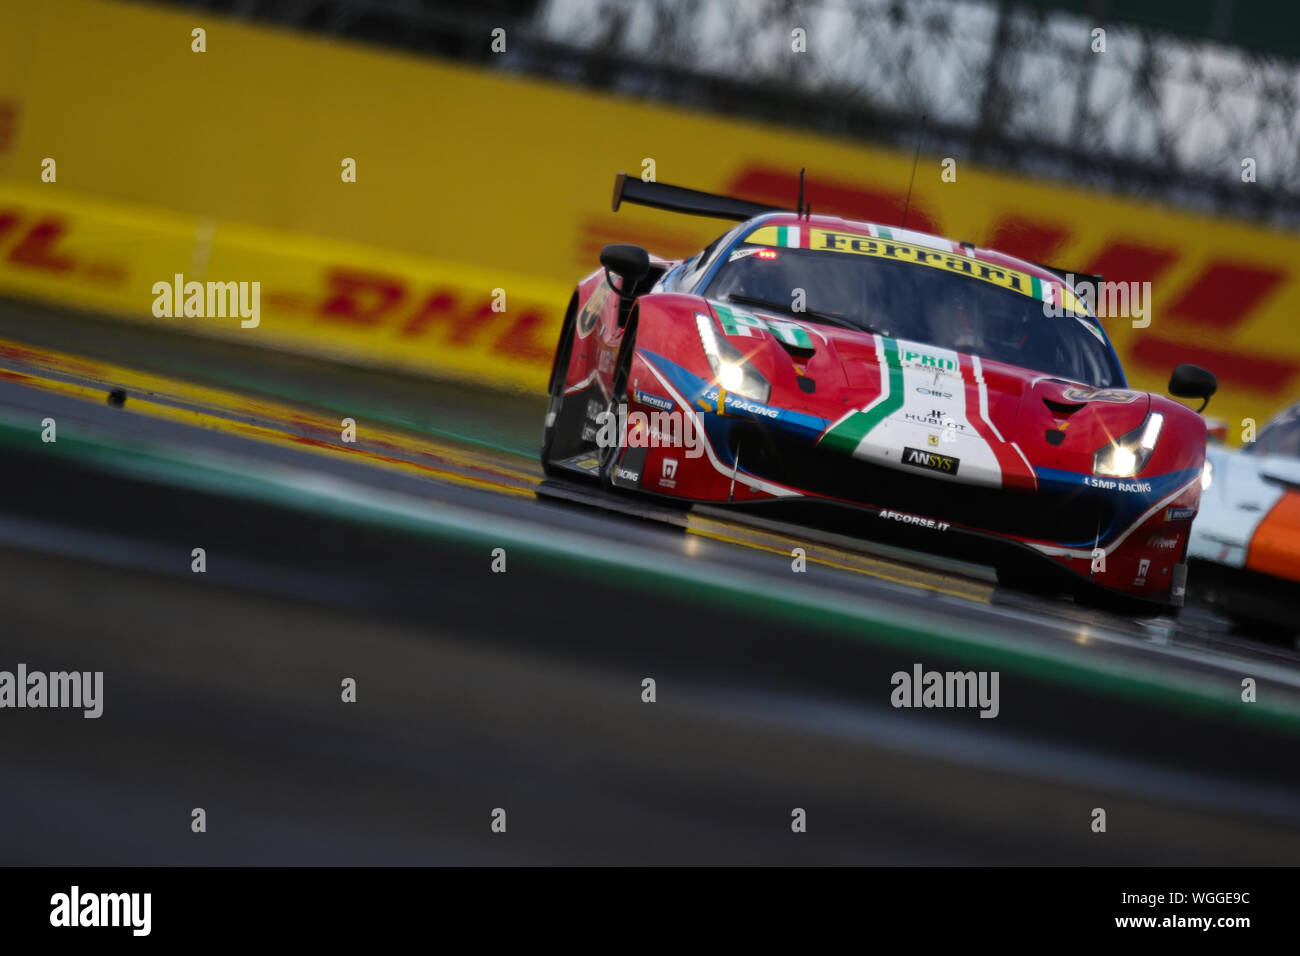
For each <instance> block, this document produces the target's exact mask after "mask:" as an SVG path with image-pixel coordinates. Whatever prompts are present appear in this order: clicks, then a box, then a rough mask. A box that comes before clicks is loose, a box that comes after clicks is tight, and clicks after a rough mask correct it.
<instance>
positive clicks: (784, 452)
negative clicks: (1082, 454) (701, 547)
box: [731, 423, 1115, 547]
mask: <svg viewBox="0 0 1300 956" xmlns="http://www.w3.org/2000/svg"><path fill="white" fill-rule="evenodd" d="M737 443H739V445H740V454H741V463H740V464H741V468H743V469H744V470H745V471H748V472H751V473H752V474H754V475H757V476H758V477H760V478H767V479H770V480H772V481H777V482H781V483H782V484H787V485H791V486H793V487H795V488H799V489H802V490H805V491H809V492H812V493H813V494H817V495H826V496H828V497H831V498H842V499H844V500H846V501H852V502H855V503H858V504H865V505H870V506H872V507H875V508H889V509H893V510H897V511H906V512H910V513H912V514H917V515H924V516H926V517H929V518H935V519H937V520H939V521H947V522H949V523H950V524H959V525H964V526H966V527H969V528H978V529H982V530H985V531H992V532H994V533H996V534H1004V535H1012V536H1015V537H1019V538H1038V539H1043V540H1048V541H1055V542H1060V543H1065V544H1074V545H1079V546H1086V547H1091V546H1092V542H1093V541H1094V540H1096V538H1097V536H1098V532H1099V531H1100V535H1101V537H1102V538H1103V539H1104V538H1105V536H1106V533H1107V531H1108V530H1109V528H1110V526H1111V523H1112V522H1113V520H1114V517H1115V509H1114V505H1113V504H1112V503H1111V501H1110V500H1109V499H1108V498H1106V497H1104V496H1103V495H1099V494H1098V493H1096V492H1094V491H1091V490H1089V489H1087V488H1082V487H1080V488H1072V489H1069V490H1065V491H1057V490H1053V489H1040V490H1038V491H1035V492H1017V491H1004V490H1002V489H1000V488H985V487H978V486H973V485H964V484H958V483H957V482H953V481H945V480H942V479H938V478H931V477H929V476H927V475H924V474H913V473H912V472H903V471H900V470H898V469H895V468H887V467H885V466H883V465H877V464H873V463H871V462H866V461H861V460H859V459H856V458H848V457H846V456H844V455H843V454H840V453H837V452H831V451H827V450H825V449H823V448H819V447H817V446H810V445H807V444H805V443H803V442H800V441H796V440H793V439H790V438H788V437H786V436H783V435H779V434H775V433H773V432H770V431H769V430H767V429H765V428H762V427H761V426H758V425H751V424H748V423H747V424H744V425H740V426H738V427H736V428H735V429H733V431H732V434H731V445H732V449H733V452H734V450H735V448H736V445H737Z"/></svg>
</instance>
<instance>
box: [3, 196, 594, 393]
mask: <svg viewBox="0 0 1300 956" xmlns="http://www.w3.org/2000/svg"><path fill="white" fill-rule="evenodd" d="M51 195H53V194H51V193H49V192H45V191H43V190H40V189H34V188H31V187H27V188H19V187H15V186H13V185H6V184H0V288H4V289H7V290H9V291H11V292H17V293H20V294H23V295H27V296H31V297H35V298H42V299H50V300H53V301H56V302H60V303H65V304H69V305H74V306H78V307H81V308H87V309H93V310H96V311H100V312H105V313H109V314H112V315H117V316H122V317H126V318H129V319H134V320H138V321H148V322H156V323H159V324H160V325H165V326H166V327H168V328H172V329H178V330H184V331H187V332H193V333H196V334H200V335H210V336H218V337H221V338H226V339H230V340H232V341H235V342H241V343H245V344H249V345H253V346H264V347H273V348H279V349H287V350H291V351H295V352H300V353H303V354H309V355H317V356H321V357H326V358H333V359H341V360H344V361H352V362H360V363H364V364H376V365H384V366H388V367H393V368H402V369H407V370H410V371H415V372H423V373H430V374H435V375H441V376H446V377H454V378H467V379H472V380H474V381H480V382H487V383H491V384H496V385H498V386H503V387H513V388H526V389H534V390H536V389H544V388H545V385H546V379H547V375H548V374H549V372H550V367H551V355H552V352H553V349H554V344H555V338H556V335H557V333H558V329H559V322H560V319H561V318H562V316H563V310H564V306H565V305H566V304H567V303H568V295H569V294H570V292H571V291H572V290H571V289H568V288H566V287H565V286H563V285H561V284H559V283H555V282H549V281H547V280H545V279H537V278H533V277H526V276H525V277H511V279H510V281H508V282H505V283H504V284H502V279H501V274H499V273H488V272H487V271H485V270H483V269H481V268H477V267H474V266H468V265H465V264H463V263H444V262H439V261H437V260H433V259H425V258H417V257H414V256H408V255H402V254H397V253H389V252H378V251H376V250H374V249H372V248H369V247H366V246H358V245H354V244H348V243H343V242H339V241H337V240H324V239H314V238H308V237H305V236H295V235H290V234H287V233H281V232H275V231H272V230H268V229H264V228H261V227H255V226H248V225H243V224H235V223H219V224H218V223H215V222H213V221H211V220H202V219H196V218H194V217H187V216H184V215H180V214H177V213H163V212H158V211H150V210H144V209H141V208H139V207H134V206H130V207H127V206H122V205H119V204H111V203H105V202H103V201H102V200H96V201H90V200H85V199H82V198H79V197H72V196H70V194H68V193H61V194H58V195H57V196H56V201H53V202H51V201H50V197H51ZM254 283H255V284H256V285H254ZM241 285H242V286H244V288H243V289H238V288H236V287H238V286H241ZM214 292H215V293H216V298H215V301H214ZM193 295H198V298H197V299H192V297H193ZM191 300H192V304H193V306H194V308H192V309H189V308H186V306H187V305H189V304H191ZM214 305H216V308H213V306H214ZM187 313H189V314H187Z"/></svg>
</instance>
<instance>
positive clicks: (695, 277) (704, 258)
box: [677, 223, 746, 292]
mask: <svg viewBox="0 0 1300 956" xmlns="http://www.w3.org/2000/svg"><path fill="white" fill-rule="evenodd" d="M745 225H746V224H745V223H741V224H740V225H739V226H737V227H736V228H735V229H732V230H731V231H730V232H727V233H725V234H723V235H721V236H719V237H718V238H717V239H714V240H713V241H712V242H711V243H709V244H708V245H707V246H705V247H704V251H703V252H701V253H700V254H699V255H698V256H696V257H695V258H694V259H690V260H688V261H687V262H686V264H685V265H684V266H683V268H682V274H681V276H680V277H679V278H678V280H677V288H679V289H681V290H682V291H683V292H693V291H696V289H695V287H696V285H697V284H698V283H699V281H700V277H701V276H703V275H704V274H705V273H706V272H708V271H709V266H711V265H713V262H714V260H715V259H716V258H717V256H718V253H719V252H720V251H721V250H723V249H727V248H729V247H730V246H731V244H732V242H734V241H735V239H736V237H737V236H739V235H740V232H741V230H743V229H744V228H745Z"/></svg>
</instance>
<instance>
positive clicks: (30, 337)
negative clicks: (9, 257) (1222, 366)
mask: <svg viewBox="0 0 1300 956" xmlns="http://www.w3.org/2000/svg"><path fill="white" fill-rule="evenodd" d="M119 389H120V390H121V392H120V395H119V397H120V398H122V399H123V400H122V401H121V402H120V403H113V404H111V403H110V402H109V400H108V399H109V396H110V394H111V393H113V392H115V391H116V390H119ZM543 404H544V402H543V399H542V398H541V397H539V396H509V395H501V394H498V393H493V392H488V391H484V390H476V389H471V388H466V387H464V386H460V385H453V384H447V383H429V382H423V381H419V380H416V379H410V378H404V377H400V376H393V375H389V374H387V373H374V372H362V371H357V370H352V369H347V368H343V367H340V366H335V365H330V364H326V363H317V362H311V361H306V360H301V359H290V358H287V357H284V356H278V355H274V354H270V353H262V352H257V351H255V350H250V349H247V348H244V347H241V346H238V345H220V344H216V343H200V342H195V341H192V340H189V339H185V338H182V337H170V336H160V335H158V334H157V333H156V332H154V331H152V330H149V331H145V330H132V329H130V328H127V327H123V326H121V325H119V324H116V323H109V322H104V321H101V320H99V319H97V318H95V317H92V316H80V315H75V314H70V313H59V312H53V311H50V310H47V309H44V308H40V309H38V308H36V307H33V306H30V305H26V304H23V303H19V302H7V303H0V452H2V453H3V455H4V458H5V468H4V469H3V471H2V472H0V488H2V489H3V491H2V493H0V502H3V507H2V508H0V608H3V615H4V623H3V628H2V629H0V635H3V637H2V638H0V669H13V667H15V666H16V665H17V664H18V663H19V662H24V663H26V664H27V666H28V667H29V668H31V669H43V670H50V671H52V670H63V669H76V670H83V671H85V670H102V671H103V672H104V684H105V690H104V697H105V702H104V715H103V717H101V718H99V719H97V720H88V719H83V718H82V716H81V715H80V713H79V712H68V711H41V710H4V711H0V779H3V781H4V785H3V786H2V787H0V820H3V821H4V823H3V824H0V862H3V863H40V864H69V865H83V864H84V865H89V864H110V865H111V864H137V863H144V864H148V863H160V864H199V863H215V864H235V863H252V864H359V863H395V864H416V865H419V864H445V863H523V864H540V863H651V864H666V863H1044V864H1064V863H1136V864H1170V863H1172V864H1236V863H1266V864H1287V863H1294V862H1295V861H1296V860H1297V859H1300V853H1298V851H1300V762H1298V761H1296V760H1295V755H1296V752H1297V742H1298V741H1300V654H1297V652H1296V651H1295V650H1294V648H1291V647H1288V646H1285V645H1281V644H1278V643H1276V642H1273V643H1268V642H1262V641H1258V640H1255V639H1253V638H1252V637H1251V635H1248V634H1241V633H1236V632H1233V631H1232V630H1231V629H1230V627H1229V626H1228V625H1227V624H1226V622H1224V621H1222V620H1220V619H1218V618H1216V617H1215V616H1214V615H1212V614H1210V613H1208V612H1206V611H1204V610H1200V609H1196V608H1189V609H1186V610H1185V612H1184V614H1183V615H1181V616H1180V617H1179V618H1178V619H1174V618H1155V619H1147V620H1136V619H1131V618H1124V617H1119V616H1116V615H1113V614H1107V613H1104V612H1100V611H1096V610H1089V609H1086V608H1082V607H1079V606H1077V605H1075V604H1073V603H1071V602H1069V601H1068V600H1065V599H1062V598H1055V597H1050V596H1046V597H1045V596H1034V595H1027V594H1021V593H1018V592H1013V591H1008V590H1006V589H1002V588H999V587H997V586H996V585H995V584H994V583H993V580H992V578H991V576H990V575H989V573H988V571H987V569H981V568H978V567H972V566H968V565H964V564H959V563H955V562H950V561H944V560H941V559H935V558H933V557H928V556H922V555H919V554H916V553H913V552H911V551H906V550H901V549H899V548H897V547H893V546H890V547H886V546H881V545H878V544H872V543H867V542H854V541H847V540H837V539H830V538H826V537H824V536H809V535H805V534H801V533H800V532H798V531H796V530H792V529H789V528H785V527H782V526H756V525H754V524H751V523H739V522H737V521H735V520H733V519H731V518H728V517H727V516H725V515H722V514H718V513H714V512H709V513H698V512H695V513H691V514H690V515H688V516H683V515H680V514H677V513H672V512H667V513H661V512H659V511H656V510H653V509H651V510H650V511H646V510H645V509H638V506H636V505H634V504H633V503H631V502H628V501H624V500H613V501H600V500H595V499H594V498H593V492H591V491H584V490H579V491H577V492H575V493H576V494H578V495H579V496H580V497H582V498H584V499H591V500H587V501H586V503H585V504H581V505H577V504H573V503H565V502H563V501H559V500H556V499H555V498H554V497H552V496H547V495H542V496H539V495H538V493H537V492H538V486H539V482H540V481H541V476H540V472H539V470H538V468H537V466H536V464H535V461H534V460H533V456H532V448H533V446H535V443H536V439H537V436H538V433H539V431H540V418H541V412H542V408H543ZM343 417H352V418H354V419H355V420H356V422H357V433H356V437H357V440H356V442H355V443H344V442H342V441H341V438H340V419H341V418H343ZM46 418H52V419H54V420H55V422H56V423H57V437H58V440H57V441H56V442H53V443H46V442H42V441H41V440H40V436H41V432H42V421H43V420H44V419H46ZM629 512H632V514H629ZM195 547H203V548H204V549H205V551H206V560H207V570H206V571H205V572H204V573H203V574H197V573H194V572H193V571H192V570H191V562H192V557H191V553H192V549H193V548H195ZM794 547H803V548H805V549H806V551H807V554H808V565H807V571H806V573H803V574H795V573H793V572H792V570H791V559H790V552H791V549H792V548H794ZM495 548H502V549H504V550H505V553H506V560H507V570H506V572H505V573H494V572H493V571H492V560H493V558H492V553H493V550H494V549H495ZM1192 584H1193V586H1194V582H1192ZM918 663H919V664H921V665H923V667H924V668H925V669H927V670H928V669H936V670H970V669H994V670H998V672H999V674H1000V679H1001V683H1000V695H999V696H1000V701H999V703H1000V711H999V714H998V716H997V717H996V719H981V718H980V717H979V716H978V713H977V711H976V710H973V709H972V710H926V709H895V708H893V707H891V706H890V705H889V700H890V691H891V690H892V686H891V683H890V676H891V675H892V674H893V673H894V672H896V671H900V670H902V671H911V669H912V667H913V665H914V664H918ZM347 677H351V678H353V679H355V680H356V682H357V702H356V703H343V702H342V701H341V700H340V684H341V681H342V680H343V679H344V678H347ZM1246 677H1250V678H1252V679H1254V680H1256V681H1257V682H1258V696H1259V700H1258V702H1257V703H1255V704H1244V703H1242V702H1241V700H1240V693H1241V681H1242V679H1243V678H1246ZM645 678H653V679H654V681H655V682H656V695H657V699H656V701H655V702H654V703H645V702H643V700H642V688H643V685H642V681H643V680H644V679H645ZM195 807H202V808H204V810H205V811H206V813H207V819H208V832H207V833H204V834H196V833H192V832H191V830H190V820H191V810H192V809H193V808H195ZM498 807H499V808H503V809H504V810H505V811H506V814H507V821H508V823H507V832H506V833H503V834H502V833H493V832H492V831H491V829H490V826H489V824H490V821H491V814H492V811H493V810H494V809H495V808H498ZM796 807H798V808H803V809H804V810H806V811H807V819H808V826H807V832H806V833H801V834H795V833H792V832H791V829H790V820H791V812H792V810H793V809H794V808H796ZM1098 807H1100V808H1104V809H1105V811H1106V814H1107V831H1106V832H1105V833H1094V832H1093V831H1092V829H1091V827H1090V823H1091V821H1092V813H1093V809H1094V808H1098Z"/></svg>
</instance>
